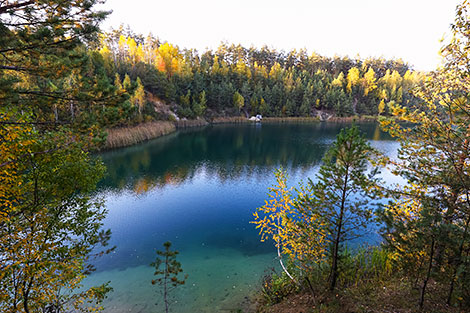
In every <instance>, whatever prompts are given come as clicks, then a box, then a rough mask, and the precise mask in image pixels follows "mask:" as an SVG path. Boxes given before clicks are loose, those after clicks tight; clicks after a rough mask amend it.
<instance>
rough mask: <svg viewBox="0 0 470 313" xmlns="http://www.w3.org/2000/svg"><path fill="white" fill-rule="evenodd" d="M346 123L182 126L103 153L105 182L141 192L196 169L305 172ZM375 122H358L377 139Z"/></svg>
mask: <svg viewBox="0 0 470 313" xmlns="http://www.w3.org/2000/svg"><path fill="white" fill-rule="evenodd" d="M342 126H344V124H343V125H342V124H325V123H318V124H313V125H312V124H306V125H305V124H303V125H296V124H283V125H269V124H265V125H262V126H261V125H218V126H213V127H207V128H205V129H203V130H198V131H194V130H189V131H182V132H179V133H176V134H172V135H170V136H166V137H163V138H159V139H157V141H153V142H149V143H146V144H143V145H139V146H134V147H131V148H127V149H121V150H116V151H112V152H108V153H105V154H103V155H102V157H103V159H104V161H105V163H106V165H107V167H108V176H107V178H106V179H105V180H104V181H103V182H102V184H101V185H102V186H103V187H107V188H111V189H118V190H121V189H123V188H128V189H132V190H133V191H134V192H136V193H145V192H147V191H149V190H152V189H153V188H156V187H160V188H161V187H163V186H166V185H178V184H181V183H183V182H185V181H187V180H190V179H192V178H193V177H194V176H195V174H196V172H197V171H204V173H205V174H206V175H207V176H208V177H217V178H218V179H220V180H221V181H226V180H233V179H237V178H239V177H241V176H244V177H247V178H254V179H264V178H265V177H268V176H269V175H271V174H272V172H273V170H274V169H275V168H277V167H279V166H280V165H282V166H284V167H286V168H288V169H289V170H290V171H291V172H295V173H299V172H300V173H303V172H307V171H308V170H309V169H310V168H311V167H312V165H315V164H317V163H318V162H319V160H320V159H321V158H322V156H323V154H324V152H325V150H326V148H327V146H328V145H329V144H330V142H332V141H333V140H334V137H335V136H336V134H337V132H339V130H340V128H341V127H342ZM377 127H378V126H376V125H375V124H367V125H362V127H361V128H362V130H363V131H364V132H365V133H366V135H367V136H368V137H369V138H372V137H373V139H374V140H380V139H381V138H380V137H381V136H382V134H381V133H380V131H378V129H377Z"/></svg>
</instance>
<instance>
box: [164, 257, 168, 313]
mask: <svg viewBox="0 0 470 313" xmlns="http://www.w3.org/2000/svg"><path fill="white" fill-rule="evenodd" d="M167 278H168V255H166V257H165V279H164V283H163V299H164V300H165V312H166V313H168V290H167V289H168V288H167V284H168V282H167Z"/></svg>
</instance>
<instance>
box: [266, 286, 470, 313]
mask: <svg viewBox="0 0 470 313" xmlns="http://www.w3.org/2000/svg"><path fill="white" fill-rule="evenodd" d="M446 291H447V289H446V288H443V287H439V286H437V285H435V284H432V283H431V285H430V286H429V290H428V293H427V295H426V298H425V303H424V308H423V309H422V310H420V309H419V308H418V301H419V290H417V289H413V288H411V286H410V285H409V284H408V283H407V282H406V281H403V280H400V279H390V280H389V281H385V282H369V283H362V284H360V285H358V286H351V287H349V288H345V289H343V290H339V291H337V292H336V293H332V294H323V295H317V302H315V301H314V300H313V298H312V296H311V295H310V293H308V292H304V293H300V294H292V295H290V296H289V297H288V298H286V299H284V300H283V301H282V302H281V303H278V304H275V305H272V306H260V307H259V308H258V310H257V311H258V312H262V313H299V312H303V313H464V312H468V308H459V307H454V306H448V305H446V304H445V296H446Z"/></svg>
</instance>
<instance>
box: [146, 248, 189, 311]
mask: <svg viewBox="0 0 470 313" xmlns="http://www.w3.org/2000/svg"><path fill="white" fill-rule="evenodd" d="M163 246H164V247H165V251H157V257H156V258H155V262H152V263H151V264H150V266H152V267H154V268H155V272H154V273H153V274H154V275H155V276H157V277H158V278H156V279H153V280H152V285H156V284H158V285H160V286H162V287H163V301H164V303H165V312H166V313H168V312H169V303H170V302H169V300H170V299H169V297H170V293H171V291H172V290H173V289H175V288H176V287H178V286H179V285H184V283H185V282H186V279H187V278H188V275H185V276H184V278H183V279H179V278H178V275H179V274H180V273H181V272H183V269H182V268H181V263H180V262H178V261H176V256H177V255H178V254H179V252H178V251H171V250H170V248H171V242H169V241H167V242H165V243H164V244H163ZM162 267H163V268H162Z"/></svg>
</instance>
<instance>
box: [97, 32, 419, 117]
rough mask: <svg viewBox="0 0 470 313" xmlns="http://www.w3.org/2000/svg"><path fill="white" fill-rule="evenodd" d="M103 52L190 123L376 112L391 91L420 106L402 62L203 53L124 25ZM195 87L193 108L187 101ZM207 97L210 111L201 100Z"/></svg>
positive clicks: (238, 49) (413, 77) (108, 36)
mask: <svg viewBox="0 0 470 313" xmlns="http://www.w3.org/2000/svg"><path fill="white" fill-rule="evenodd" d="M139 38H140V39H139ZM137 42H138V43H137ZM136 46H137V48H135V47H136ZM139 47H140V49H139ZM100 53H101V54H102V55H103V58H104V59H105V60H106V61H105V63H106V64H108V65H109V68H110V69H111V71H115V72H116V71H117V72H119V73H120V75H121V77H123V76H124V75H125V74H126V73H127V74H129V75H130V76H131V78H132V79H136V77H140V78H141V79H142V82H143V84H144V87H145V90H147V91H149V92H151V93H152V94H154V95H156V96H158V97H160V98H161V99H163V100H165V101H166V102H168V103H171V104H176V105H177V106H178V107H179V108H178V111H179V114H180V115H181V116H182V117H189V118H194V117H196V116H202V115H203V114H205V115H220V114H225V115H238V114H239V113H240V112H241V110H242V109H243V111H244V112H245V113H246V114H251V115H255V114H257V113H260V114H262V115H264V116H300V115H301V116H310V115H312V114H314V110H313V109H318V110H327V111H330V112H333V113H335V114H337V115H339V116H350V115H354V114H370V115H375V114H377V113H378V109H377V105H378V103H379V102H380V100H381V99H382V98H381V97H383V95H384V94H387V95H390V96H387V100H394V101H396V102H398V103H410V102H411V103H412V102H414V101H415V98H414V97H413V96H412V95H411V94H410V92H409V90H410V89H411V88H412V87H413V86H414V85H416V84H417V83H419V81H420V79H421V77H420V75H419V74H418V73H417V72H411V71H410V70H409V68H408V66H407V65H406V64H404V63H403V62H402V61H401V60H397V61H390V60H383V59H366V60H351V59H348V58H342V59H338V58H334V59H330V58H326V57H320V56H318V55H315V54H313V55H311V56H308V55H307V54H306V51H304V50H301V51H299V52H297V51H291V52H289V53H288V54H283V53H281V52H278V51H276V50H270V49H268V48H267V47H263V48H261V49H255V48H250V49H246V48H244V47H242V46H239V45H238V46H235V45H230V46H227V45H221V46H220V47H219V48H218V49H217V50H216V51H206V52H205V53H204V54H202V55H199V54H198V53H197V52H195V51H194V50H183V51H181V50H179V49H178V47H175V46H173V45H172V44H170V43H168V42H160V41H159V40H158V39H156V38H153V37H147V38H146V39H145V40H144V39H143V38H142V37H141V36H140V37H139V36H135V35H134V34H132V33H131V32H126V31H124V29H123V28H120V29H118V30H114V31H112V32H111V33H105V34H103V35H102V42H101V49H100ZM332 64H334V65H332ZM108 75H110V79H114V76H112V75H114V74H113V73H108ZM188 90H189V91H191V94H192V95H193V98H192V101H191V99H190V103H191V110H189V109H188V106H187V104H186V103H185V99H184V97H185V96H186V94H187V92H188ZM201 92H205V96H206V97H207V103H206V104H205V105H204V106H207V109H208V110H207V111H206V110H203V109H202V107H204V106H202V105H200V99H198V98H199V97H200V94H201ZM200 106H201V107H200ZM196 111H197V112H196Z"/></svg>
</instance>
